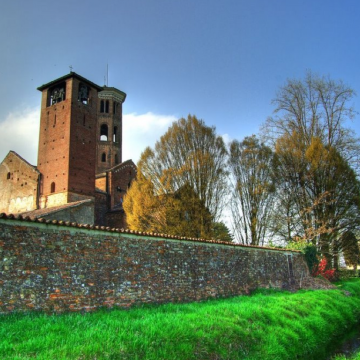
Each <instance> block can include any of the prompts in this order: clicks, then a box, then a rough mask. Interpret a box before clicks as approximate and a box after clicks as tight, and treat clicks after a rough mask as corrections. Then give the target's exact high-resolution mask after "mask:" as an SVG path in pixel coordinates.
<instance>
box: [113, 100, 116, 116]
mask: <svg viewBox="0 0 360 360" xmlns="http://www.w3.org/2000/svg"><path fill="white" fill-rule="evenodd" d="M116 108H117V102H115V101H114V103H113V114H114V115H115V114H116Z"/></svg>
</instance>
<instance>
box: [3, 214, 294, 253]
mask: <svg viewBox="0 0 360 360" xmlns="http://www.w3.org/2000/svg"><path fill="white" fill-rule="evenodd" d="M0 219H6V220H18V221H24V222H35V223H37V222H39V223H45V224H52V225H57V226H69V227H76V228H86V229H89V230H98V231H99V230H100V231H107V232H115V233H123V234H132V235H137V236H146V237H156V238H164V239H174V240H179V241H192V242H198V243H207V244H219V245H226V246H233V247H243V248H252V249H262V250H276V251H283V252H287V253H291V252H292V253H300V251H298V250H286V249H281V248H271V247H263V246H253V245H243V244H236V243H230V242H226V241H220V240H206V239H197V238H187V237H183V236H176V235H167V234H158V233H152V232H145V231H135V230H129V229H118V228H110V227H105V226H97V225H91V224H78V223H76V222H70V221H65V222H64V221H60V220H46V219H43V218H36V217H30V216H23V215H21V214H18V215H13V214H5V213H1V214H0Z"/></svg>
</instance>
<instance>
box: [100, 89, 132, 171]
mask: <svg viewBox="0 0 360 360" xmlns="http://www.w3.org/2000/svg"><path fill="white" fill-rule="evenodd" d="M98 96H99V99H98V126H97V129H96V151H97V155H96V174H100V173H103V172H105V171H106V170H109V169H110V168H112V167H114V166H115V165H117V164H120V163H121V162H122V104H123V103H124V102H125V99H126V94H125V93H124V92H123V91H121V90H118V89H116V88H114V87H107V86H104V88H103V90H102V91H101V92H99V94H98Z"/></svg>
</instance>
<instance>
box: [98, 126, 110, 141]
mask: <svg viewBox="0 0 360 360" xmlns="http://www.w3.org/2000/svg"><path fill="white" fill-rule="evenodd" d="M100 140H101V141H107V140H108V126H107V125H106V124H102V125H101V128H100Z"/></svg>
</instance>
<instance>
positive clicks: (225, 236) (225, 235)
mask: <svg viewBox="0 0 360 360" xmlns="http://www.w3.org/2000/svg"><path fill="white" fill-rule="evenodd" d="M211 234H212V237H213V238H214V239H215V240H220V241H227V242H233V241H234V236H233V235H232V233H231V232H230V230H229V228H228V227H227V225H226V224H225V223H224V222H223V221H220V222H214V223H212V231H211Z"/></svg>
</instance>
